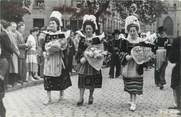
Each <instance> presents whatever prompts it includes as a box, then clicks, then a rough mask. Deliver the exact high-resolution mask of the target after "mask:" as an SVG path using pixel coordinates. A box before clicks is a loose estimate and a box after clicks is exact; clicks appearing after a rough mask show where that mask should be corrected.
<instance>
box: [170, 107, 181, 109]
mask: <svg viewBox="0 0 181 117" xmlns="http://www.w3.org/2000/svg"><path fill="white" fill-rule="evenodd" d="M180 108H181V107H178V106H173V107H168V109H180Z"/></svg>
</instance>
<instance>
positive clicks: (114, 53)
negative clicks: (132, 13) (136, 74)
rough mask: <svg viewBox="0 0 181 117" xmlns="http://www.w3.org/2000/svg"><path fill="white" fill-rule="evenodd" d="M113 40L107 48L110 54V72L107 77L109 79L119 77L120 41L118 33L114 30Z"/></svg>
mask: <svg viewBox="0 0 181 117" xmlns="http://www.w3.org/2000/svg"><path fill="white" fill-rule="evenodd" d="M112 35H113V39H112V40H111V41H110V45H109V47H108V51H109V52H110V53H111V61H110V71H109V76H110V78H114V77H116V78H117V77H119V76H120V71H121V70H120V69H121V64H120V59H119V52H120V48H121V40H120V38H119V35H120V31H119V30H114V32H113V34H112ZM115 67H116V74H115V73H114V68H115Z"/></svg>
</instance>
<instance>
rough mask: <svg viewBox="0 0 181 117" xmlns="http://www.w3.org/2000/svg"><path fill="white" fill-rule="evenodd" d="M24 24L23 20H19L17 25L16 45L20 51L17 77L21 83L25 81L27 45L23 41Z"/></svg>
mask: <svg viewBox="0 0 181 117" xmlns="http://www.w3.org/2000/svg"><path fill="white" fill-rule="evenodd" d="M24 31H25V24H24V22H20V23H19V24H18V26H17V31H16V34H17V45H18V48H19V51H20V55H19V58H18V71H19V79H20V82H21V83H25V82H27V79H26V74H27V70H26V50H27V48H28V45H27V44H26V43H25V38H24Z"/></svg>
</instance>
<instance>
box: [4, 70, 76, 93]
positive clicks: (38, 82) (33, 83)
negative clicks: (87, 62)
mask: <svg viewBox="0 0 181 117" xmlns="http://www.w3.org/2000/svg"><path fill="white" fill-rule="evenodd" d="M75 75H77V73H71V75H70V76H75ZM43 82H44V81H43V79H41V80H37V81H32V82H28V83H26V84H23V85H20V86H14V87H12V88H8V89H7V90H6V92H11V91H16V90H19V89H22V88H27V87H32V86H36V85H39V84H42V83H43Z"/></svg>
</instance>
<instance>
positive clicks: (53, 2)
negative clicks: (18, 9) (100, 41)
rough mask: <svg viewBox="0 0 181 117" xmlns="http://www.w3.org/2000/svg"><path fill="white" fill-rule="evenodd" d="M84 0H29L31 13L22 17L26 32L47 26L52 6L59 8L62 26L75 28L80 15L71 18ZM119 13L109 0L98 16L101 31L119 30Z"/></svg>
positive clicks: (78, 25) (80, 22) (79, 23)
mask: <svg viewBox="0 0 181 117" xmlns="http://www.w3.org/2000/svg"><path fill="white" fill-rule="evenodd" d="M83 1H86V0H31V6H30V11H31V14H30V15H29V14H26V15H25V16H24V17H23V19H24V22H25V24H26V34H29V30H30V29H31V28H32V27H39V28H41V27H44V26H47V23H48V21H49V16H50V14H51V12H52V10H53V9H54V8H58V9H59V10H61V11H62V12H61V13H62V15H63V24H64V26H63V28H65V29H72V30H74V31H75V30H77V29H80V27H81V25H82V17H78V18H72V16H73V14H75V12H78V9H77V5H78V4H79V3H80V2H83ZM121 23H122V22H121V20H120V16H119V13H118V12H117V11H116V10H115V9H114V2H112V0H111V1H110V4H109V7H108V9H107V10H106V12H104V13H103V14H102V15H101V16H100V18H99V25H100V31H101V32H113V30H114V29H120V30H121V28H122V27H121Z"/></svg>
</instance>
